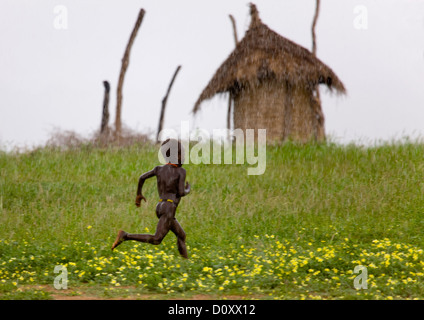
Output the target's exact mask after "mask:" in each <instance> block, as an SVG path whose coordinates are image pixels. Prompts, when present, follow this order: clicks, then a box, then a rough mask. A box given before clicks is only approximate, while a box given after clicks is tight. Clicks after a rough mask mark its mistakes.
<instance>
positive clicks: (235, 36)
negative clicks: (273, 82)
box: [227, 14, 238, 130]
mask: <svg viewBox="0 0 424 320" xmlns="http://www.w3.org/2000/svg"><path fill="white" fill-rule="evenodd" d="M229 17H230V20H231V24H232V26H233V35H234V43H235V45H236V46H237V44H238V36H237V27H236V20H235V19H234V17H233V15H231V14H230V15H229ZM232 101H233V97H232V95H231V92H230V93H229V94H228V110H227V129H228V130H230V129H231V109H232V108H231V107H232Z"/></svg>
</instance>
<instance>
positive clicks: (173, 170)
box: [112, 139, 190, 258]
mask: <svg viewBox="0 0 424 320" xmlns="http://www.w3.org/2000/svg"><path fill="white" fill-rule="evenodd" d="M177 150H178V151H177ZM161 152H162V155H163V157H164V158H165V161H166V162H168V163H167V164H165V165H163V166H157V167H155V168H154V169H153V170H151V171H148V172H146V173H144V174H142V175H141V176H140V178H139V181H138V188H137V197H136V200H135V205H136V206H137V207H140V204H141V200H144V201H146V198H145V197H144V196H143V194H142V188H143V184H144V181H145V180H146V179H148V178H151V177H154V176H156V179H157V188H158V193H159V202H158V204H157V205H156V216H157V217H158V218H159V222H158V224H157V227H156V233H155V234H154V235H152V234H131V233H127V232H125V231H123V230H119V232H118V235H117V237H116V240H115V242H114V243H113V245H112V250H113V249H115V248H116V247H117V246H118V245H120V244H121V243H122V242H123V241H126V240H135V241H140V242H147V243H150V244H154V245H158V244H160V243H161V242H162V240H163V238H165V236H166V235H167V233H168V231H172V232H173V233H174V234H175V235H176V236H177V244H178V251H179V252H180V254H181V256H183V257H184V258H187V257H188V256H187V248H186V244H185V238H186V234H185V232H184V230H183V228H182V227H181V226H180V224H179V223H178V221H177V219H175V212H176V210H177V207H178V204H179V203H180V200H181V197H184V196H186V195H187V194H188V193H189V192H190V184H189V183H188V182H185V178H186V170H185V169H184V168H183V167H182V163H183V149H182V146H181V143H180V142H179V141H177V140H175V139H167V140H166V141H164V142H163V143H162V145H161ZM177 152H178V157H176V153H177ZM177 158H178V159H177Z"/></svg>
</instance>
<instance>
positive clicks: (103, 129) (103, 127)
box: [100, 81, 110, 136]
mask: <svg viewBox="0 0 424 320" xmlns="http://www.w3.org/2000/svg"><path fill="white" fill-rule="evenodd" d="M103 85H104V87H105V95H104V98H103V112H102V122H101V124H100V135H102V136H103V135H107V133H108V125H109V92H110V85H109V82H108V81H103Z"/></svg>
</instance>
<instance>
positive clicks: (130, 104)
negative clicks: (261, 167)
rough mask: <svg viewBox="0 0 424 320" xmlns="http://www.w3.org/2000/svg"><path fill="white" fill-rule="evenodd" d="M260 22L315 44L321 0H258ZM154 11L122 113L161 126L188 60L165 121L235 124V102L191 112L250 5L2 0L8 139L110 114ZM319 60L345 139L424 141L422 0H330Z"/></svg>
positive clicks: (43, 134)
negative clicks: (333, 87) (335, 85)
mask: <svg viewBox="0 0 424 320" xmlns="http://www.w3.org/2000/svg"><path fill="white" fill-rule="evenodd" d="M254 3H255V4H256V5H257V8H258V10H259V12H260V17H261V19H262V21H263V22H264V23H265V24H267V25H268V26H269V27H270V28H271V29H273V30H274V31H276V32H277V33H279V34H281V35H282V36H285V37H287V38H288V39H290V40H293V41H295V42H296V43H298V44H300V45H302V46H304V47H306V48H308V49H311V45H312V39H311V23H312V19H313V14H314V10H315V0H256V1H255V2H254ZM140 8H144V9H145V10H146V15H145V17H144V20H143V23H142V25H141V28H140V30H139V33H138V35H137V38H136V40H135V43H134V46H133V48H132V51H131V58H130V65H129V68H128V71H127V74H126V77H125V84H124V92H123V96H124V97H123V109H122V119H123V122H124V123H125V125H127V126H129V127H130V128H132V129H134V130H137V131H141V132H146V133H147V132H152V133H154V132H155V131H156V129H157V125H158V119H159V112H160V107H161V100H162V98H163V97H164V95H165V92H166V89H167V87H168V84H169V82H170V80H171V77H172V75H173V73H174V71H175V69H176V67H177V66H178V65H181V66H182V68H181V70H180V73H179V74H178V77H177V79H176V81H175V84H174V86H173V88H172V91H171V94H170V96H169V99H168V104H167V112H166V117H165V126H166V127H168V128H174V129H176V130H179V128H180V122H181V121H190V126H191V128H195V127H200V128H205V129H208V130H212V129H214V128H217V129H219V128H225V127H226V111H227V98H226V97H216V98H213V99H211V100H209V101H207V102H204V103H203V104H202V111H201V112H200V113H199V114H198V115H196V117H193V115H192V114H191V110H192V108H193V105H194V103H195V101H196V100H197V98H198V96H199V95H200V93H201V91H202V90H203V88H204V87H205V86H206V85H207V83H208V81H209V80H210V79H211V77H212V76H213V74H214V72H215V71H216V69H217V68H218V67H219V66H220V65H221V63H222V62H223V61H224V60H225V59H226V58H227V57H228V55H229V54H230V53H231V51H232V50H233V49H234V39H233V33H232V27H231V23H230V19H229V17H228V15H229V14H232V15H233V16H234V17H235V19H236V23H237V31H238V35H239V38H241V37H242V36H244V33H245V31H246V29H247V27H248V25H249V22H250V16H249V7H248V1H246V0H243V1H241V0H231V1H228V0H226V1H224V0H213V1H212V0H205V1H199V0H180V1H176V0H145V1H135V0H132V1H130V0H125V1H117V0H113V1H112V0H89V1H87V0H62V1H53V0H51V1H49V0H37V1H33V0H26V1H24V0H1V2H0V41H1V42H0V145H1V146H2V147H3V148H5V147H10V146H13V145H16V146H32V145H37V144H40V143H43V142H45V141H46V140H47V139H48V137H49V135H50V134H51V133H52V132H53V131H54V129H55V128H60V129H61V130H73V131H76V132H77V133H79V134H81V135H85V136H88V135H89V134H90V133H92V132H93V131H94V130H97V129H98V128H99V126H100V121H101V110H102V102H103V90H104V89H103V84H102V82H103V80H108V81H109V82H110V84H111V97H110V112H111V124H112V123H113V122H114V119H115V107H116V88H117V83H118V76H119V71H120V67H121V58H122V56H123V54H124V50H125V46H126V44H127V41H128V38H129V35H130V33H131V31H132V29H133V26H134V23H135V20H136V18H137V15H138V11H139V10H140ZM316 33H317V42H318V51H317V55H318V57H319V58H320V59H321V60H322V61H323V62H324V63H326V64H327V65H328V66H330V67H331V68H332V69H333V70H334V71H335V73H336V74H337V75H338V76H339V78H340V79H341V80H342V81H343V82H344V84H345V87H346V89H347V91H348V95H347V96H345V97H337V96H334V95H331V94H329V93H327V92H326V90H324V88H323V90H321V92H322V103H323V111H324V114H325V117H326V133H327V134H328V135H329V136H331V137H332V139H333V140H335V141H337V142H340V143H347V142H350V141H355V142H370V141H376V140H390V139H393V138H395V139H400V138H402V137H403V136H406V135H408V136H412V137H417V136H424V1H420V0H409V1H408V0H363V1H354V0H344V1H340V0H322V1H321V10H320V16H319V20H318V25H317V29H316Z"/></svg>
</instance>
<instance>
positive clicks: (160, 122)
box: [156, 66, 181, 141]
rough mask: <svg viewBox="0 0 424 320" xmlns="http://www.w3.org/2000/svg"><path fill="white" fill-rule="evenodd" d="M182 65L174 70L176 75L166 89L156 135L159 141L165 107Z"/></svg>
mask: <svg viewBox="0 0 424 320" xmlns="http://www.w3.org/2000/svg"><path fill="white" fill-rule="evenodd" d="M180 69H181V66H178V67H177V69H176V70H175V72H174V76H173V77H172V79H171V82H170V83H169V86H168V90H167V91H166V95H165V97H163V99H162V109H161V111H160V118H159V126H158V132H157V135H156V141H159V133H160V132H161V131H162V128H163V119H164V118H165V108H166V102H167V101H168V96H169V93H170V92H171V88H172V85H173V84H174V81H175V78H176V77H177V74H178V71H180Z"/></svg>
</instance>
